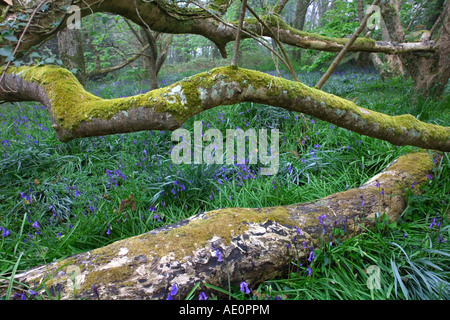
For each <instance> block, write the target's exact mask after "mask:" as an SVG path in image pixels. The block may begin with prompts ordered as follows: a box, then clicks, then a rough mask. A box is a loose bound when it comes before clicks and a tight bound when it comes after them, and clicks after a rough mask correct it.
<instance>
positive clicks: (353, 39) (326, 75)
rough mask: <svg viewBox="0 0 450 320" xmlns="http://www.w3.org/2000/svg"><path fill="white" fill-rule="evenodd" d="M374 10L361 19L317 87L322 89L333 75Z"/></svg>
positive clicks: (374, 4)
mask: <svg viewBox="0 0 450 320" xmlns="http://www.w3.org/2000/svg"><path fill="white" fill-rule="evenodd" d="M379 2H380V0H375V1H374V2H373V3H372V6H376V5H378V3H379ZM374 12H375V11H372V12H370V13H367V14H366V16H365V17H364V19H363V21H361V24H360V25H359V27H358V28H357V29H356V30H355V32H354V33H353V35H352V37H351V38H350V39H349V40H348V42H347V43H346V44H345V46H344V47H343V48H342V50H341V52H339V54H338V55H337V57H336V58H335V59H334V61H333V63H332V64H331V65H330V67H329V68H328V70H327V72H325V74H324V75H323V76H322V78H320V80H319V82H317V84H316V88H317V89H321V88H322V86H323V85H324V84H325V82H326V81H327V80H328V78H329V77H330V76H331V74H332V73H333V71H334V70H335V69H336V67H337V66H338V65H339V62H341V60H342V59H343V58H344V56H345V54H346V53H347V51H348V49H350V47H351V46H352V45H353V43H354V42H355V41H356V38H358V36H359V34H360V33H361V32H362V31H363V30H364V28H365V27H366V24H367V21H368V20H369V18H370V16H371V15H372V14H373V13H374Z"/></svg>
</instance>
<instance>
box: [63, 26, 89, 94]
mask: <svg viewBox="0 0 450 320" xmlns="http://www.w3.org/2000/svg"><path fill="white" fill-rule="evenodd" d="M58 49H59V55H60V58H61V60H62V62H63V65H64V67H65V68H66V69H68V70H73V69H77V71H76V73H75V76H76V77H77V79H78V81H80V83H81V84H82V85H83V86H85V85H86V78H87V77H86V67H85V64H84V50H83V45H82V41H81V32H80V30H77V29H69V28H65V29H64V30H61V31H60V32H58Z"/></svg>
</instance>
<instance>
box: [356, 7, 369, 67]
mask: <svg viewBox="0 0 450 320" xmlns="http://www.w3.org/2000/svg"><path fill="white" fill-rule="evenodd" d="M356 9H357V13H358V20H359V23H361V22H362V21H363V19H364V16H365V13H364V4H363V0H357V1H356ZM367 33H368V30H367V27H364V29H363V30H362V32H361V34H362V35H363V36H366V35H367ZM369 63H370V53H369V52H359V53H358V54H357V58H356V65H358V66H360V67H364V66H367V65H369Z"/></svg>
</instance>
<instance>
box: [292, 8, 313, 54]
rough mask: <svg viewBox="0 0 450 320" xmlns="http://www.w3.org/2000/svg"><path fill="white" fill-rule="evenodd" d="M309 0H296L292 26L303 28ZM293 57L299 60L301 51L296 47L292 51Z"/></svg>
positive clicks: (298, 28)
mask: <svg viewBox="0 0 450 320" xmlns="http://www.w3.org/2000/svg"><path fill="white" fill-rule="evenodd" d="M310 2H311V1H310V0H297V6H296V9H295V19H294V28H295V29H297V30H300V31H301V30H303V28H304V26H305V20H306V13H307V12H308V7H309V5H310ZM293 58H294V60H296V61H301V59H302V51H301V49H297V50H294V51H293Z"/></svg>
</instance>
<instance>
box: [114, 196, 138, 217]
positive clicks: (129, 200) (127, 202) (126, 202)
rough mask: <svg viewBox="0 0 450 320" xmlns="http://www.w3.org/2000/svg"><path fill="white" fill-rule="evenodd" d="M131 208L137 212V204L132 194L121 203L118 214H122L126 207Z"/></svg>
mask: <svg viewBox="0 0 450 320" xmlns="http://www.w3.org/2000/svg"><path fill="white" fill-rule="evenodd" d="M128 206H131V210H133V211H136V203H135V202H134V196H133V195H132V194H130V195H129V196H128V198H127V199H125V200H122V201H120V205H119V210H118V211H117V212H118V213H120V212H122V210H124V209H125V208H126V207H128Z"/></svg>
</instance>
